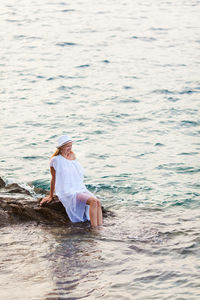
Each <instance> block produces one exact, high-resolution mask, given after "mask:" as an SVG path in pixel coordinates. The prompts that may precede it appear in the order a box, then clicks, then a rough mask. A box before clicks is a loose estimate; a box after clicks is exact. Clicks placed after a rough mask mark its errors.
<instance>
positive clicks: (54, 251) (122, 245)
mask: <svg viewBox="0 0 200 300" xmlns="http://www.w3.org/2000/svg"><path fill="white" fill-rule="evenodd" d="M127 216H128V220H127ZM198 224H199V210H197V211H196V210H195V211H194V210H187V211H185V210H184V209H180V210H177V209H176V215H175V214H174V209H173V208H172V209H169V210H164V209H163V210H162V209H160V210H159V209H152V210H151V211H149V210H147V209H142V208H135V209H130V208H129V209H126V208H124V209H121V210H120V211H119V212H118V214H116V216H115V217H109V218H107V219H105V223H104V226H102V227H100V228H95V229H91V228H90V226H89V224H87V223H85V224H71V225H70V226H69V227H60V228H59V227H51V226H43V227H39V226H36V225H29V226H25V225H23V226H16V227H9V228H8V227H6V228H2V229H1V250H0V251H1V252H0V256H1V267H2V274H3V275H1V288H3V294H2V295H4V296H5V298H6V299H26V298H27V297H28V295H29V298H30V297H32V298H31V299H82V298H89V299H90V298H91V299H95V298H99V297H100V298H102V299H114V298H115V297H120V299H121V298H122V299H133V297H136V299H147V298H150V299H151V298H152V299H153V298H156V297H157V298H159V297H161V295H162V299H167V298H171V299H173V297H174V293H175V291H176V290H177V288H179V287H181V291H179V296H180V297H184V295H189V294H191V293H192V295H197V294H198V292H197V291H198V287H199V272H198V268H199V267H200V265H199V264H198V259H197V258H198V255H199V241H200V240H199V233H198V228H199V226H198ZM5 249H7V251H6V252H5ZM24 285H25V288H24ZM13 288H14V289H15V295H12V294H10V292H9V291H10V289H13ZM8 295H9V297H8ZM193 298H194V299H198V298H195V296H194V297H193Z"/></svg>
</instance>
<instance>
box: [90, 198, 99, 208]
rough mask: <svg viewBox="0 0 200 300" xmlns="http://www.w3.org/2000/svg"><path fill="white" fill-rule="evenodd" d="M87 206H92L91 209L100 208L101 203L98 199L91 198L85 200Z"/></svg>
mask: <svg viewBox="0 0 200 300" xmlns="http://www.w3.org/2000/svg"><path fill="white" fill-rule="evenodd" d="M87 204H89V205H91V206H93V207H101V202H100V200H99V199H96V198H94V197H91V198H89V199H88V200H87Z"/></svg>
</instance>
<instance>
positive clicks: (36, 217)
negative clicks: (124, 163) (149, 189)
mask: <svg viewBox="0 0 200 300" xmlns="http://www.w3.org/2000/svg"><path fill="white" fill-rule="evenodd" d="M34 191H35V192H36V193H37V192H39V193H42V194H44V196H45V195H47V194H48V191H46V190H43V189H37V188H35V189H34ZM41 200H42V198H41V197H39V198H37V197H36V198H35V197H33V196H32V195H31V193H30V192H29V191H28V190H26V189H25V188H22V187H20V186H19V185H18V184H16V183H12V184H8V185H6V184H5V182H4V180H3V179H2V178H1V177H0V226H5V225H9V224H19V223H24V222H37V223H38V224H48V225H66V224H69V223H70V220H69V218H68V216H67V214H66V211H65V208H64V206H63V205H62V203H61V202H60V201H59V199H58V197H57V196H54V198H53V200H52V201H51V202H50V203H46V204H44V205H43V206H40V201H41ZM102 210H103V216H104V217H106V216H109V215H110V216H111V215H112V212H110V211H107V210H105V209H104V208H103V207H102Z"/></svg>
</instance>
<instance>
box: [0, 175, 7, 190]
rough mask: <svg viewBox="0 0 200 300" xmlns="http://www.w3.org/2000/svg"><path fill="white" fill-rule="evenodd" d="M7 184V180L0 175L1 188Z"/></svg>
mask: <svg viewBox="0 0 200 300" xmlns="http://www.w3.org/2000/svg"><path fill="white" fill-rule="evenodd" d="M5 186H6V183H5V181H4V180H3V179H2V178H1V177H0V188H3V187H5Z"/></svg>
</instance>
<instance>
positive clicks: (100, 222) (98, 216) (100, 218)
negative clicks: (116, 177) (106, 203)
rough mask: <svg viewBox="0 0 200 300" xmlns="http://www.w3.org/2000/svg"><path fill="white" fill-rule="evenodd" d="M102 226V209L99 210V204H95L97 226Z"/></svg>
mask: <svg viewBox="0 0 200 300" xmlns="http://www.w3.org/2000/svg"><path fill="white" fill-rule="evenodd" d="M102 224H103V216H102V209H101V202H100V201H98V202H97V225H102Z"/></svg>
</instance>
